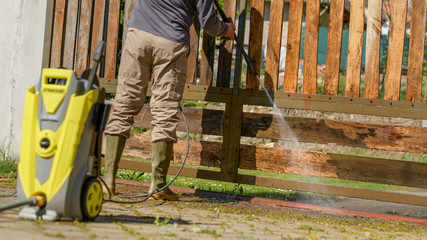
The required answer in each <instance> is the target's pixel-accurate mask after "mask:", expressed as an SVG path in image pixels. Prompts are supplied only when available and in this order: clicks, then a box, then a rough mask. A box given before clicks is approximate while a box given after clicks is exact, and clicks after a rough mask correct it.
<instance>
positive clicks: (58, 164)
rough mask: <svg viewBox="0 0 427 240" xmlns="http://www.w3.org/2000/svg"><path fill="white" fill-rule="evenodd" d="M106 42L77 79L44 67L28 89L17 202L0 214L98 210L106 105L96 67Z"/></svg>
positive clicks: (53, 215) (65, 214)
mask: <svg viewBox="0 0 427 240" xmlns="http://www.w3.org/2000/svg"><path fill="white" fill-rule="evenodd" d="M104 56H105V43H104V42H100V43H99V44H98V46H97V48H96V50H95V52H94V55H93V60H94V65H93V68H92V69H86V70H85V71H83V73H82V74H81V75H80V77H77V74H76V73H75V72H74V71H72V70H67V69H54V68H50V69H43V70H42V74H41V78H40V81H39V83H38V84H37V85H35V86H32V87H31V88H30V89H28V90H27V92H26V96H25V105H24V118H23V123H22V140H21V149H20V158H19V163H18V184H17V197H18V201H17V202H14V203H11V204H8V205H5V206H2V207H0V211H1V210H5V209H10V208H13V207H18V206H24V207H23V208H22V209H21V211H20V212H19V216H21V217H24V218H30V219H40V218H42V219H43V220H55V219H60V218H71V219H82V220H92V219H95V218H96V217H97V216H98V214H99V212H100V211H101V207H102V203H103V198H102V195H103V193H102V188H101V183H100V182H99V180H98V179H97V178H98V176H99V173H100V159H101V142H102V132H103V129H104V126H105V122H106V119H107V115H108V112H109V105H106V104H104V99H105V90H104V89H103V88H101V87H99V80H98V77H97V76H96V72H97V70H98V65H99V63H100V62H101V61H102V59H103V57H104Z"/></svg>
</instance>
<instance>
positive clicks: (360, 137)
mask: <svg viewBox="0 0 427 240" xmlns="http://www.w3.org/2000/svg"><path fill="white" fill-rule="evenodd" d="M284 119H285V121H286V123H287V125H288V126H289V128H290V129H291V130H292V134H291V133H289V134H288V133H287V132H286V130H283V123H282V121H281V119H280V118H279V117H278V116H277V115H271V114H259V113H245V114H244V115H243V123H242V135H243V136H247V137H257V138H267V139H282V140H285V141H292V140H294V139H293V136H294V137H295V138H296V139H298V141H300V142H309V143H321V144H334V145H342V146H349V147H360V148H371V149H380V150H389V151H402V152H414V153H427V144H425V140H426V139H427V129H426V128H422V127H406V126H393V125H385V124H368V123H358V122H349V121H337V120H327V119H316V118H300V117H285V118H284ZM282 132H283V133H282ZM281 133H282V134H281Z"/></svg>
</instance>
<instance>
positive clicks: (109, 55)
mask: <svg viewBox="0 0 427 240" xmlns="http://www.w3.org/2000/svg"><path fill="white" fill-rule="evenodd" d="M119 22H120V0H110V6H109V13H108V30H107V46H106V56H105V74H104V76H105V77H107V78H115V77H116V68H117V48H118V44H119Z"/></svg>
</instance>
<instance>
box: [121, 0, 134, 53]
mask: <svg viewBox="0 0 427 240" xmlns="http://www.w3.org/2000/svg"><path fill="white" fill-rule="evenodd" d="M134 6H135V0H126V1H125V8H124V9H123V13H124V18H123V35H122V49H123V46H124V44H125V40H126V33H127V31H128V26H127V23H128V22H129V19H130V17H131V15H132V11H133V7H134Z"/></svg>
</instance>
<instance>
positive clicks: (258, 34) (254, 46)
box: [246, 0, 264, 89]
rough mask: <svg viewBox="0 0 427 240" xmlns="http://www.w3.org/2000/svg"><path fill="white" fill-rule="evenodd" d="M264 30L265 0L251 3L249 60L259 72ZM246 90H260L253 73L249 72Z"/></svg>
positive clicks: (254, 0)
mask: <svg viewBox="0 0 427 240" xmlns="http://www.w3.org/2000/svg"><path fill="white" fill-rule="evenodd" d="M263 29H264V0H252V1H251V19H250V31H249V49H248V52H249V58H250V59H251V61H252V63H253V64H254V66H255V69H256V70H257V72H258V73H259V72H260V69H261V51H262V32H263ZM246 89H259V82H258V79H257V78H256V76H254V75H253V74H252V72H251V71H247V76H246Z"/></svg>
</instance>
